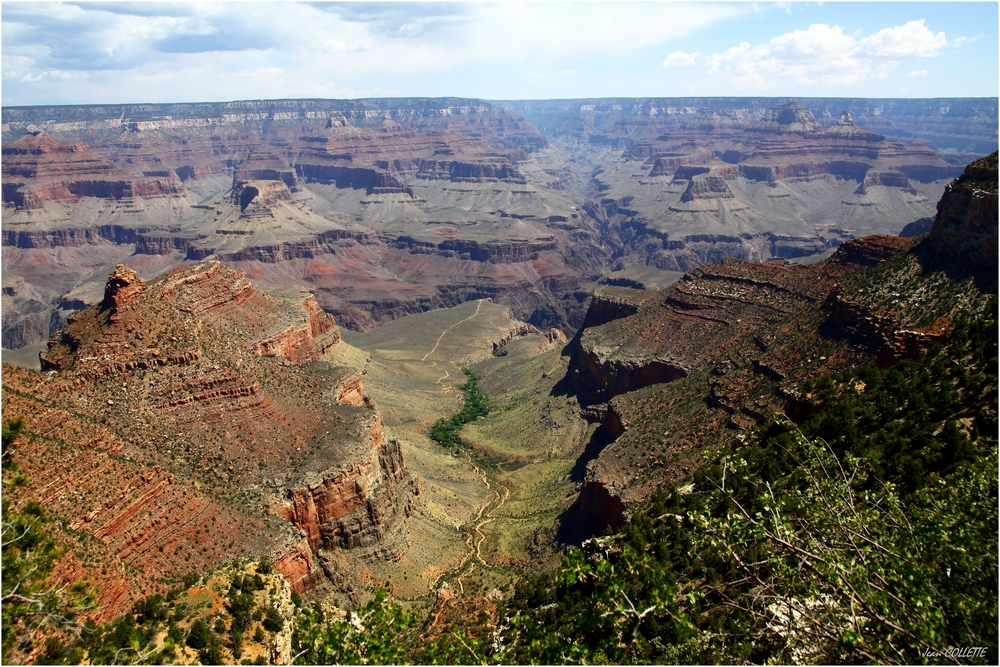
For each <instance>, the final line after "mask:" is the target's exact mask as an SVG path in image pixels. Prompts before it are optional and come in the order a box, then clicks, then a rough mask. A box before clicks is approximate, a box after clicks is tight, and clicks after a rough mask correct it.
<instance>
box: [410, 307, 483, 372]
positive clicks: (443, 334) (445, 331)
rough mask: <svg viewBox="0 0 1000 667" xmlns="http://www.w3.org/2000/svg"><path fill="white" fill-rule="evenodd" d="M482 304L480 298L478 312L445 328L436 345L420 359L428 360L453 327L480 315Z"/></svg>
mask: <svg viewBox="0 0 1000 667" xmlns="http://www.w3.org/2000/svg"><path fill="white" fill-rule="evenodd" d="M482 305H483V300H482V299H480V300H479V301H477V302H476V312H474V313H472V314H471V315H469V316H468V317H466V318H465V319H464V320H460V321H458V322H455V323H454V324H452V325H451V326H450V327H448V328H447V329H445V330H444V331H442V332H441V335H440V336H438V339H437V342H436V343H434V347H432V348H431V351H430V352H428V353H427V354H425V355H424V358H423V359H421V360H420V361H427V357H429V356H431V355H432V354H434V352H435V351H437V349H438V345H440V344H441V339H442V338H444V336H445V334H446V333H448V332H449V331H451V330H452V329H454V328H455V327H457V326H458V325H459V324H461V323H462V322H468V321H469V320H471V319H472V318H473V317H475V316H476V315H478V314H479V309H480V308H481V307H482Z"/></svg>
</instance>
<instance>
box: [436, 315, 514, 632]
mask: <svg viewBox="0 0 1000 667" xmlns="http://www.w3.org/2000/svg"><path fill="white" fill-rule="evenodd" d="M482 305H483V299H479V301H478V302H477V303H476V312H474V313H473V314H472V315H470V316H468V317H466V318H465V319H463V320H460V321H458V322H455V324H452V325H451V326H450V327H448V328H447V329H445V330H444V331H442V332H441V335H440V336H438V339H437V341H436V342H435V343H434V347H433V348H431V351H430V352H428V353H427V354H425V355H424V356H423V358H422V359H421V361H427V357H429V356H431V355H432V354H434V352H436V351H437V349H438V346H439V345H440V344H441V341H442V339H444V337H445V335H446V334H447V333H448V332H449V331H451V330H452V329H454V328H455V327H457V326H458V325H459V324H462V323H463V322H468V321H469V320H471V319H473V318H474V317H476V316H477V315H479V311H480V308H481V307H482ZM451 363H454V362H451ZM431 365H432V366H434V367H437V362H436V361H432V362H431ZM449 376H450V374H449V372H448V371H445V372H444V375H442V376H441V377H440V378H438V380H437V384H441V385H442V386H443V387H444V389H445V391H448V390H450V389H451V388H450V387H447V386H444V385H443V382H444V381H445V380H446V379H447V378H448V377H449ZM466 456H467V457H468V460H469V465H471V466H472V469H473V471H474V472H475V474H476V475H481V476H482V482H483V484H484V485H486V488H487V490H489V491H490V492H492V495H493V497H492V498H490V499H489V500H487V501H486V502H485V503H483V504H482V505H481V506H480V507H479V511H478V512H476V515H475V518H473V519H472V520H470V521H468V522H466V523H465V526H467V527H468V526H470V525H471V526H472V531H470V533H469V537H468V538H467V539H466V541H465V544H466V546H467V547H468V551H466V553H465V554H464V555H463V556H462V559H461V560H460V561H459V563H458V565H456V566H455V567H453V568H451V569H450V570H446V571H444V572H442V573H441V574H439V575H438V576H437V577H435V578H434V581H432V582H431V584H430V590H431V591H434V590H436V589H437V587H438V584H439V583H440V582H441V580H442V579H444V578H446V577H447V578H449V579H453V580H454V581H455V583H456V584H458V587H459V590H460V591H462V592H463V593H464V591H465V586H464V585H463V583H462V577H463V576H466V575H468V574H469V573H471V572H472V570H473V569H475V567H476V564H475V562H473V563H472V564H471V565H470V564H469V561H470V560H472V558H473V557H475V560H477V561H479V563H480V564H481V565H482V566H484V567H488V568H490V567H492V566H491V565H490V564H489V563H487V562H486V561H485V560H483V554H482V547H483V542H485V541H486V534H485V533H483V531H482V528H483V526H485V525H486V524H488V523H490V522H491V521H495V520H496V519H497V518H499V515H498V514H497V512H498V511H499V510H500V508H501V507H503V504H504V503H505V502H507V499H508V498H509V497H510V489H508V488H507V487H502V488H503V494H502V495H501V494H500V493H499V492H498V491H497V490H496V489H495V488H494V487H493V485H492V484H491V483H490V479H489V475H487V474H486V471H485V470H483V469H482V468H480V467H479V466H478V465H476V463H475V461H473V460H472V453H471V452H466ZM439 613H440V612H439Z"/></svg>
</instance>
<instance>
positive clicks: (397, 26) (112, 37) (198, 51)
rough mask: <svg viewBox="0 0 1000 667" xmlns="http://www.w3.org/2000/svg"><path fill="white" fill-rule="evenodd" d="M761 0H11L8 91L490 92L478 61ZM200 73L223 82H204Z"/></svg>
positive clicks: (632, 39)
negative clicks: (77, 79) (85, 76)
mask: <svg viewBox="0 0 1000 667" xmlns="http://www.w3.org/2000/svg"><path fill="white" fill-rule="evenodd" d="M748 12H749V7H744V6H740V5H729V4H726V5H723V4H716V3H700V2H699V3H691V4H675V3H660V2H651V3H646V2H643V3H562V2H558V3H547V2H546V3H512V2H499V3H472V2H449V3H411V2H404V3H299V2H282V3H258V2H252V3H243V2H240V3H223V2H199V3H195V2H183V3H182V2H176V3H174V2H168V3H165V4H162V5H157V4H152V3H131V4H130V3H120V4H119V3H106V4H105V3H89V2H80V3H78V4H47V3H46V4H43V3H5V4H4V7H3V23H2V28H3V40H2V46H3V58H2V61H3V77H4V78H3V81H4V88H3V102H4V103H6V104H33V103H43V102H48V103H65V104H73V103H77V104H78V103H98V102H118V101H126V100H122V98H121V95H122V94H128V95H129V97H130V99H129V100H128V101H141V100H148V101H167V100H170V99H176V98H179V97H183V98H185V99H192V97H191V96H192V95H198V96H199V97H198V98H195V99H206V100H212V99H230V98H231V97H232V95H234V94H235V95H236V96H237V97H243V98H249V97H260V96H263V95H265V94H269V95H276V96H279V97H295V96H309V95H317V94H320V91H319V90H318V89H317V87H320V86H327V88H326V90H330V88H329V86H330V85H331V84H328V83H323V82H329V81H330V80H336V81H338V82H344V83H346V84H347V85H350V84H351V83H354V84H357V86H358V87H359V88H361V87H363V88H364V89H366V90H367V89H369V88H372V89H373V88H374V87H375V86H381V87H382V88H386V89H392V88H395V86H396V85H399V84H400V83H405V84H406V85H408V86H412V87H414V88H416V87H417V84H416V83H414V82H415V81H416V80H415V78H414V77H415V75H422V76H425V77H428V78H435V77H436V80H435V81H434V83H435V85H436V87H437V88H438V89H439V90H440V91H441V92H433V91H429V90H426V87H424V89H423V94H469V95H475V94H482V93H481V92H477V91H476V90H467V89H462V88H459V87H457V86H456V85H455V84H454V83H453V82H454V81H455V79H454V78H453V75H455V74H456V73H459V72H461V73H462V74H463V76H464V77H465V80H468V81H475V82H477V83H476V84H475V86H476V88H479V89H480V90H482V91H484V92H485V91H486V90H487V86H488V85H489V81H488V79H489V76H488V75H486V76H484V75H482V74H480V75H479V76H476V75H475V71H476V70H480V71H485V69H486V68H488V67H499V68H505V71H509V72H512V73H516V72H522V74H521V76H524V74H523V72H524V70H525V68H529V67H530V68H532V69H534V70H536V71H547V72H560V71H563V70H566V69H572V68H575V67H578V66H579V64H578V61H580V60H581V59H592V58H594V57H598V58H605V59H608V60H611V59H619V58H622V59H623V58H625V57H627V56H628V55H629V54H634V53H636V52H638V51H639V50H640V49H644V48H649V47H654V46H657V45H661V44H664V43H666V42H667V41H668V40H670V39H671V38H676V37H681V36H685V35H688V34H691V33H692V32H694V31H696V30H698V29H700V28H704V27H706V26H708V25H712V24H714V23H716V22H718V21H720V20H723V19H726V18H729V17H733V16H736V15H740V14H744V13H748ZM262 68H263V69H262ZM267 68H283V69H284V75H283V78H282V77H277V76H275V77H270V78H273V79H274V82H273V84H272V83H268V84H267V86H266V90H265V88H264V87H261V88H250V87H244V88H238V85H244V86H246V84H245V82H246V81H247V80H248V78H250V79H252V78H253V77H246V76H239V77H237V78H238V79H239V80H240V81H242V82H243V84H239V83H236V84H234V83H233V82H231V81H229V79H230V78H231V77H233V76H235V75H237V74H239V73H243V72H257V71H261V72H264V71H266V70H267ZM56 72H81V73H83V72H86V73H90V74H91V75H92V76H91V77H90V82H89V84H90V86H91V87H90V88H78V89H74V88H71V87H68V86H67V87H63V88H58V87H56V86H55V85H49V84H47V83H46V82H47V81H50V80H52V79H53V78H54V77H55V76H58V75H56V74H54V73H56ZM194 72H198V73H200V75H201V76H204V77H206V81H207V82H215V87H213V86H212V85H205V86H202V85H201V83H200V82H194V83H193V82H192V80H191V79H190V76H192V73H194ZM105 74H106V75H107V76H105ZM112 74H113V75H112ZM268 78H269V77H263V79H268ZM222 81H225V82H226V83H225V84H223V85H219V83H218V82H222ZM106 82H107V83H106ZM110 82H114V83H110ZM154 82H155V83H154ZM258 84H259V81H255V83H254V85H255V86H257V85H258ZM234 86H236V88H234ZM282 86H284V87H283V88H282ZM237 89H238V90H240V91H241V92H236V93H233V92H228V91H232V90H237ZM345 89H346V88H345ZM272 90H273V92H271V91H272ZM81 91H83V93H84V94H83V96H79V95H80V93H81ZM397 93H398V91H397ZM417 94H420V93H417ZM71 96H73V97H71Z"/></svg>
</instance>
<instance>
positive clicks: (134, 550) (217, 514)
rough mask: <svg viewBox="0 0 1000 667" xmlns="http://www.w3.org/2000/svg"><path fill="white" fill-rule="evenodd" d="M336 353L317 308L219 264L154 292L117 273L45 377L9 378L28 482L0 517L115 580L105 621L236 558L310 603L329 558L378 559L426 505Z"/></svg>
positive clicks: (80, 317) (180, 274)
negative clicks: (16, 513) (62, 540)
mask: <svg viewBox="0 0 1000 667" xmlns="http://www.w3.org/2000/svg"><path fill="white" fill-rule="evenodd" d="M338 344H340V333H339V329H338V327H337V326H336V325H335V323H334V320H333V318H332V317H331V316H330V315H329V314H327V313H325V312H323V311H322V310H321V309H320V308H319V307H318V305H317V304H316V301H315V299H314V297H313V296H312V295H310V294H301V293H300V294H285V295H283V296H273V295H267V294H264V293H262V292H260V291H258V290H256V289H255V288H253V287H252V286H251V284H250V281H249V280H248V279H247V276H246V274H245V273H243V272H242V271H239V270H236V269H231V268H228V267H225V266H224V265H222V264H220V263H218V262H205V263H200V264H197V265H194V266H192V267H189V268H185V269H176V270H174V271H171V272H169V273H167V274H165V275H163V276H161V277H160V278H158V279H156V280H153V281H151V282H149V283H147V282H145V281H144V280H142V279H141V278H140V277H139V276H138V275H137V274H136V272H135V271H133V270H132V269H129V268H128V267H126V266H123V265H118V266H117V267H116V269H115V270H114V271H113V272H112V273H111V275H110V276H109V277H108V280H107V283H106V287H105V293H104V299H103V300H102V301H101V302H100V303H99V304H97V305H95V306H91V307H89V308H87V309H84V310H82V311H79V312H77V313H75V314H74V315H73V316H71V318H70V322H69V324H68V325H67V326H66V327H65V328H63V329H62V330H61V331H60V332H59V333H57V334H56V335H55V336H54V337H53V338H52V339H50V340H49V342H48V346H47V350H46V351H45V352H44V353H43V354H42V355H41V366H42V372H41V373H39V372H35V371H27V370H24V369H19V368H16V367H13V366H10V365H7V364H5V365H4V373H3V383H4V412H5V415H11V414H18V415H22V416H23V418H24V419H25V429H26V433H28V434H29V438H28V440H27V442H26V444H25V445H24V446H22V447H21V448H20V449H19V452H18V453H19V457H23V458H22V460H23V464H22V468H23V470H24V472H25V473H26V474H27V475H28V476H29V477H30V478H31V479H33V480H37V482H36V483H33V484H29V485H27V486H26V487H24V488H19V489H13V490H11V491H9V492H5V499H6V498H8V497H9V498H11V499H12V502H13V504H14V506H15V507H21V506H24V505H25V504H26V503H28V502H32V501H35V502H39V503H41V504H42V505H43V506H44V507H45V508H46V510H47V511H48V512H50V513H51V515H52V516H54V517H56V518H58V519H59V520H60V521H62V522H64V524H65V525H66V526H67V528H68V529H69V530H71V531H77V534H79V535H83V537H82V538H81V539H84V540H85V541H86V542H87V544H88V545H89V547H88V549H86V550H83V552H86V553H88V554H91V556H90V557H91V558H92V560H88V561H87V565H89V567H90V568H98V569H101V570H102V571H104V572H107V571H108V570H111V571H112V572H114V573H116V574H118V575H119V579H120V581H116V582H115V585H107V586H103V587H102V588H101V594H102V595H103V596H105V597H104V598H103V599H102V602H104V603H105V607H104V609H105V611H104V612H102V613H107V614H110V615H114V614H116V613H121V611H123V610H124V609H127V608H128V606H129V602H130V601H135V600H136V599H139V598H140V597H141V596H143V595H147V594H149V593H150V592H156V591H160V590H161V589H163V586H164V584H163V583H161V582H163V581H166V580H169V579H171V578H176V577H179V576H181V575H183V574H186V573H187V572H189V571H208V570H210V569H212V568H214V567H216V566H218V565H219V564H221V563H222V562H225V561H228V560H230V559H232V558H233V557H235V556H238V555H246V556H252V557H254V558H256V557H258V556H259V555H260V554H264V555H267V556H269V557H270V558H271V559H272V560H273V561H274V562H275V564H276V568H277V570H278V571H279V572H281V573H282V574H285V575H286V578H288V579H289V581H290V583H291V585H292V587H293V588H294V589H295V590H298V591H300V592H301V591H306V590H310V589H312V588H315V587H316V586H317V584H318V583H320V581H321V580H323V572H322V570H321V568H320V564H319V561H318V559H319V556H320V555H321V554H322V552H323V551H324V550H329V549H335V548H345V549H361V548H363V547H368V546H371V545H376V544H380V545H381V546H382V547H383V548H384V547H385V544H383V543H384V542H387V541H391V540H388V539H387V538H386V536H387V534H389V533H392V534H396V533H398V532H399V531H400V529H401V524H403V523H405V521H406V516H407V515H408V514H409V513H410V512H411V509H412V506H413V503H414V502H415V499H416V497H417V496H418V494H419V492H420V488H419V484H418V482H417V481H416V480H415V479H414V478H413V477H412V475H410V474H409V472H408V470H407V467H406V465H405V463H404V461H403V456H402V452H401V450H400V445H399V441H398V440H397V439H396V437H395V436H394V435H393V434H392V432H391V431H389V430H388V429H387V428H385V427H384V425H383V421H382V417H381V415H380V414H379V412H378V409H377V406H376V405H375V404H374V403H373V402H372V400H371V399H370V398H369V397H368V396H367V395H366V393H365V388H364V385H363V381H362V377H361V375H360V374H359V373H358V372H357V371H355V370H354V369H351V368H346V367H342V366H337V365H334V364H331V363H330V362H328V361H323V359H324V357H326V356H329V354H330V353H331V350H333V349H334V348H336V347H337V345H338ZM8 494H9V496H8ZM126 566H128V567H127V568H126ZM126 573H127V575H126ZM163 590H165V589H163Z"/></svg>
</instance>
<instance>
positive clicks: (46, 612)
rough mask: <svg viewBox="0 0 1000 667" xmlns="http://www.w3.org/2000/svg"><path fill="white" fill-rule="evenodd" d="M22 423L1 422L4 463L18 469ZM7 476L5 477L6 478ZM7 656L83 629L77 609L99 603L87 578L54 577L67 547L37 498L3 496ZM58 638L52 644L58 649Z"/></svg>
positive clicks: (22, 656) (18, 656)
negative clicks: (15, 504)
mask: <svg viewBox="0 0 1000 667" xmlns="http://www.w3.org/2000/svg"><path fill="white" fill-rule="evenodd" d="M22 428H23V423H22V422H21V420H20V419H14V420H11V421H10V422H8V423H7V424H5V425H4V427H3V465H4V469H5V470H10V471H14V470H16V469H17V463H16V461H14V460H13V457H12V452H13V451H14V441H15V440H16V438H17V437H18V435H19V434H20V432H21V430H22ZM5 482H6V480H5ZM2 512H3V528H2V544H3V584H2V590H3V658H4V661H6V662H14V663H17V662H25V661H26V660H27V658H28V657H29V656H30V655H31V654H32V652H33V651H34V650H35V649H36V648H37V646H38V642H39V641H40V639H41V638H42V637H43V636H46V635H51V634H53V633H55V634H65V633H73V634H78V633H79V625H78V624H77V615H78V614H79V613H80V612H82V611H85V610H87V609H92V608H94V607H95V606H96V604H97V601H96V592H95V591H94V590H93V588H92V587H91V586H90V584H89V582H87V581H86V580H80V581H76V582H74V583H72V584H66V583H63V582H60V581H53V580H52V573H53V570H54V569H55V565H56V563H57V562H58V561H59V559H60V558H61V557H62V556H63V553H64V552H63V549H62V548H61V547H60V546H59V545H58V544H57V543H56V541H55V540H54V539H52V538H51V537H50V536H49V535H48V533H47V532H46V529H45V526H46V523H47V518H46V516H45V512H43V511H42V508H41V506H40V505H38V503H35V502H29V503H27V504H26V505H25V506H24V508H23V509H22V510H20V511H15V510H13V509H12V508H11V507H10V503H9V502H8V500H7V499H6V498H4V500H3V505H2ZM57 648H58V640H57V642H53V643H51V644H50V646H49V651H50V652H58V650H57Z"/></svg>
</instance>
